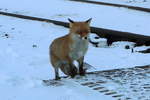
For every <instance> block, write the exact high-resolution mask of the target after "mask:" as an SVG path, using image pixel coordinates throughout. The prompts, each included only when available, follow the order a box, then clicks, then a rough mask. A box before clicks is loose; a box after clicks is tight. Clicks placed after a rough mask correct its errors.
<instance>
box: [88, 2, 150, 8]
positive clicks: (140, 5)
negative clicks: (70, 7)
mask: <svg viewBox="0 0 150 100" xmlns="http://www.w3.org/2000/svg"><path fill="white" fill-rule="evenodd" d="M90 1H100V2H108V3H115V4H124V5H130V6H137V7H144V8H150V0H90Z"/></svg>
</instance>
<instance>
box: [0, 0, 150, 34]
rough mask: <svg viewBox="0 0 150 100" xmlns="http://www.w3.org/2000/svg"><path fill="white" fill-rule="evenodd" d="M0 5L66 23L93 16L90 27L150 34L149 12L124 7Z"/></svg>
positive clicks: (60, 0)
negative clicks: (69, 20)
mask: <svg viewBox="0 0 150 100" xmlns="http://www.w3.org/2000/svg"><path fill="white" fill-rule="evenodd" d="M8 2H9V3H8ZM16 4H17V5H16ZM33 5H34V6H33ZM42 5H44V6H42ZM0 7H1V11H7V12H13V13H19V14H24V15H31V16H37V17H42V18H49V19H54V20H59V21H65V22H67V18H72V19H73V20H77V21H81V20H87V19H88V18H93V20H92V26H96V27H102V28H108V29H114V30H120V31H125V32H126V31H127V32H132V33H137V34H144V35H150V34H149V33H150V30H149V25H150V20H148V19H149V17H150V13H146V12H141V11H135V10H130V9H125V8H116V7H109V6H104V5H95V4H87V3H80V2H73V1H67V0H38V1H37V0H32V2H31V1H30V0H21V1H20V0H13V1H10V0H5V1H4V0H1V1H0ZM88 9H90V10H88Z"/></svg>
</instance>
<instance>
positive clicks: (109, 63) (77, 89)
mask: <svg viewBox="0 0 150 100" xmlns="http://www.w3.org/2000/svg"><path fill="white" fill-rule="evenodd" d="M33 5H34V6H33ZM41 5H42V6H41ZM0 7H1V11H7V12H14V13H19V14H25V15H31V16H38V17H43V18H50V19H56V20H60V21H67V20H66V19H67V18H68V17H70V18H72V19H74V20H86V19H87V18H89V17H92V18H93V20H92V26H97V27H104V28H110V29H116V30H121V31H129V32H134V33H139V34H145V35H149V34H148V33H149V32H150V30H149V25H150V21H149V17H150V14H149V13H143V12H138V11H131V10H126V9H123V8H119V9H118V8H113V7H107V6H97V5H91V4H82V3H74V2H69V1H63V0H53V1H52V0H51V1H50V0H42V1H40V0H38V1H37V0H35V1H34V0H32V2H31V1H29V0H22V1H20V0H13V1H8V0H1V1H0ZM70 8H71V9H70ZM87 9H90V10H88V11H87ZM112 11H113V12H112ZM97 12H100V13H97ZM67 33H68V29H67V28H64V27H61V26H56V25H54V24H50V23H45V22H38V21H30V20H24V19H19V18H12V17H6V16H0V46H1V49H0V99H1V100H27V99H28V100H35V99H36V100H49V99H52V100H91V99H93V98H94V100H98V99H99V98H103V99H104V100H113V98H112V97H109V96H105V95H103V94H100V93H98V92H96V91H93V90H90V89H88V88H85V87H82V86H80V85H79V84H77V83H75V82H74V81H73V80H71V79H68V80H62V81H61V84H62V85H60V86H49V87H48V86H44V85H43V83H42V80H43V79H53V78H54V71H53V68H52V66H51V64H50V63H49V53H48V48H49V45H50V44H51V42H52V41H53V40H54V39H55V38H57V37H60V36H63V35H65V34H67ZM90 37H91V38H92V37H93V36H92V35H91V36H90ZM92 40H93V38H92ZM98 41H101V42H100V47H99V48H95V47H93V46H92V45H91V44H90V46H89V50H88V53H87V55H86V57H85V62H88V63H89V64H91V65H92V66H94V67H95V68H94V69H92V70H89V71H93V70H94V71H95V70H106V69H115V68H122V67H123V68H128V67H134V66H139V65H148V64H149V58H150V55H149V54H141V53H137V52H134V53H131V49H128V50H126V49H124V47H125V46H126V45H130V46H131V47H132V45H133V43H129V42H117V43H114V44H113V45H112V46H110V47H108V46H106V40H105V39H100V40H98ZM146 48H148V47H138V48H134V51H137V50H143V49H146ZM61 75H64V74H63V73H61Z"/></svg>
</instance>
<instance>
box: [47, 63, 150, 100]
mask: <svg viewBox="0 0 150 100" xmlns="http://www.w3.org/2000/svg"><path fill="white" fill-rule="evenodd" d="M65 80H67V79H65ZM72 80H73V81H75V82H77V83H80V84H81V85H82V86H86V87H89V88H91V89H93V90H95V91H97V92H99V93H101V94H105V95H107V96H111V97H113V98H115V99H116V100H150V95H149V94H150V83H149V82H150V66H141V67H134V68H124V69H116V70H107V71H96V72H90V73H88V74H87V75H86V76H85V77H80V76H77V77H76V79H72ZM72 80H71V81H72ZM58 83H59V82H58ZM58 83H57V82H56V84H57V85H61V84H58ZM56 84H52V83H51V84H49V85H56Z"/></svg>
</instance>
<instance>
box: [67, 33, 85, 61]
mask: <svg viewBox="0 0 150 100" xmlns="http://www.w3.org/2000/svg"><path fill="white" fill-rule="evenodd" d="M72 39H73V41H74V42H73V44H71V45H70V48H71V52H70V53H69V56H70V57H71V58H72V59H73V60H77V59H79V58H81V57H83V56H84V55H85V53H86V52H87V49H88V40H87V39H82V38H80V37H79V36H77V35H74V36H73V37H72Z"/></svg>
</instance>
